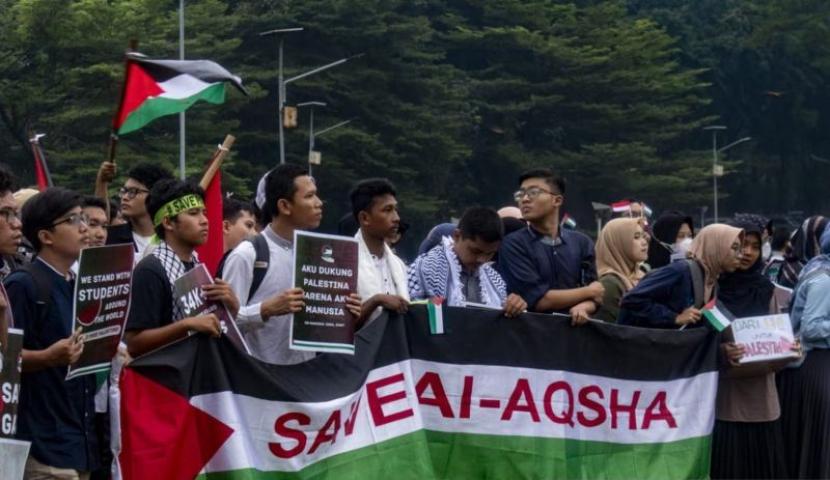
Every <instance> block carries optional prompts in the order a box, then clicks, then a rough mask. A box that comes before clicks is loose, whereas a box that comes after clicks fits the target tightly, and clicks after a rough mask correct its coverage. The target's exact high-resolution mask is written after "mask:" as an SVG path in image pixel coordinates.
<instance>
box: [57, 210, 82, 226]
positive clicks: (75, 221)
mask: <svg viewBox="0 0 830 480" xmlns="http://www.w3.org/2000/svg"><path fill="white" fill-rule="evenodd" d="M62 223H68V224H69V225H72V226H73V227H77V226H79V225H80V224H81V223H83V224H84V225H89V215H87V214H85V213H73V214H71V215H69V216H68V217H66V218H62V219H60V220H58V221H56V222H55V223H53V224H52V227H57V226H58V225H60V224H62Z"/></svg>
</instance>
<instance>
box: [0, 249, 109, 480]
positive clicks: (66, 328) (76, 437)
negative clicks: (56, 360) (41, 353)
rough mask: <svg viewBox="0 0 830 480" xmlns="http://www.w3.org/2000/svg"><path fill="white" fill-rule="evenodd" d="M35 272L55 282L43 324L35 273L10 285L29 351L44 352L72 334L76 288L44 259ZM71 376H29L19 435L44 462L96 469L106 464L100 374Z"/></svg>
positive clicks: (15, 275) (51, 372)
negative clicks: (98, 428) (100, 439)
mask: <svg viewBox="0 0 830 480" xmlns="http://www.w3.org/2000/svg"><path fill="white" fill-rule="evenodd" d="M32 268H37V269H40V270H42V271H44V272H46V273H47V275H49V276H50V278H51V279H52V286H51V293H50V297H51V305H50V306H49V312H48V315H47V316H46V318H45V319H43V321H42V320H41V319H40V318H39V317H38V308H37V307H36V302H37V293H36V291H35V283H34V279H33V278H32V276H31V274H30V273H28V272H25V271H16V272H12V273H11V274H10V275H9V276H8V277H6V280H5V282H4V284H5V286H6V291H8V294H9V299H10V301H11V304H12V312H13V313H14V322H15V326H16V327H18V328H22V329H23V348H24V349H27V350H44V349H46V348H47V347H49V346H50V345H52V344H53V343H55V342H57V341H58V340H61V339H63V338H66V337H68V336H70V335H71V334H72V323H73V322H72V296H73V289H74V284H73V282H70V281H67V280H66V279H65V278H64V277H63V276H62V275H60V274H59V273H58V272H56V271H55V270H53V269H52V268H51V267H49V266H48V265H47V264H45V263H43V261H41V260H39V259H35V260H34V261H33V263H32ZM65 378H66V366H62V367H51V368H45V369H43V370H39V371H37V372H30V373H27V372H23V374H22V376H21V385H20V405H19V409H18V412H20V413H19V415H18V419H17V436H18V438H21V439H23V440H28V441H31V442H32V447H31V454H32V456H33V457H34V458H35V459H36V460H37V461H39V462H41V463H43V464H46V465H49V466H51V467H57V468H73V469H75V470H79V471H82V472H84V471H91V470H94V469H96V468H98V466H99V463H100V461H99V456H98V443H97V439H96V435H95V425H94V417H95V376H94V375H86V376H83V377H80V378H75V379H73V380H69V381H67V380H65Z"/></svg>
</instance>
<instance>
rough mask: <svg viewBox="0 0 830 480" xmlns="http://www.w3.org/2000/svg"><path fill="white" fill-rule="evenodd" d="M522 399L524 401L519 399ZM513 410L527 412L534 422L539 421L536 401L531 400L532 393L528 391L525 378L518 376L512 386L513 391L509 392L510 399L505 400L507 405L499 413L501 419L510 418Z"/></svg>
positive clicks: (528, 386) (528, 385)
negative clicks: (521, 402) (522, 401)
mask: <svg viewBox="0 0 830 480" xmlns="http://www.w3.org/2000/svg"><path fill="white" fill-rule="evenodd" d="M522 399H524V403H523V404H520V403H519V401H520V400H522ZM513 412H527V413H529V414H530V418H532V419H533V421H534V422H536V423H539V411H538V410H537V409H536V402H535V401H534V400H533V393H531V391H530V384H529V383H527V379H524V378H520V379H518V380H516V386H515V387H513V393H511V394H510V400H508V401H507V406H506V407H504V412H503V413H502V414H501V419H502V420H510V419H511V418H513Z"/></svg>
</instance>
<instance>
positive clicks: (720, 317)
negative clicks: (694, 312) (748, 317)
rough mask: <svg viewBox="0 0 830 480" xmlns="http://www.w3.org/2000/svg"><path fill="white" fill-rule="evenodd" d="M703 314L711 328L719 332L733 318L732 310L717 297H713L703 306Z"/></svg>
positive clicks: (727, 325) (729, 323) (730, 322)
mask: <svg viewBox="0 0 830 480" xmlns="http://www.w3.org/2000/svg"><path fill="white" fill-rule="evenodd" d="M703 316H704V317H706V320H707V321H708V322H709V324H710V325H712V328H714V329H715V330H717V331H719V332H722V331H724V330H725V329H726V328H727V327H729V325H731V324H732V320H735V316H734V315H732V312H730V311H729V310H728V309H727V308H726V307H725V306H724V305H723V304H722V303H721V302H720V301H718V299H717V298H713V299H712V301H711V302H709V303H707V304H706V305H705V306H704V307H703Z"/></svg>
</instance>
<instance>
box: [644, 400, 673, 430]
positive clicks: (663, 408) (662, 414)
mask: <svg viewBox="0 0 830 480" xmlns="http://www.w3.org/2000/svg"><path fill="white" fill-rule="evenodd" d="M654 410H657V412H656V413H655V411H654ZM657 420H662V421H664V422H666V424H668V426H669V428H677V421H675V419H674V415H672V414H671V411H670V410H669V406H668V405H666V392H663V391H660V392H657V396H656V397H654V400H652V401H651V404H650V405H649V406H648V408H646V414H645V416H644V417H643V427H642V428H643V429H646V428H648V427H650V426H651V422H654V421H657Z"/></svg>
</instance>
